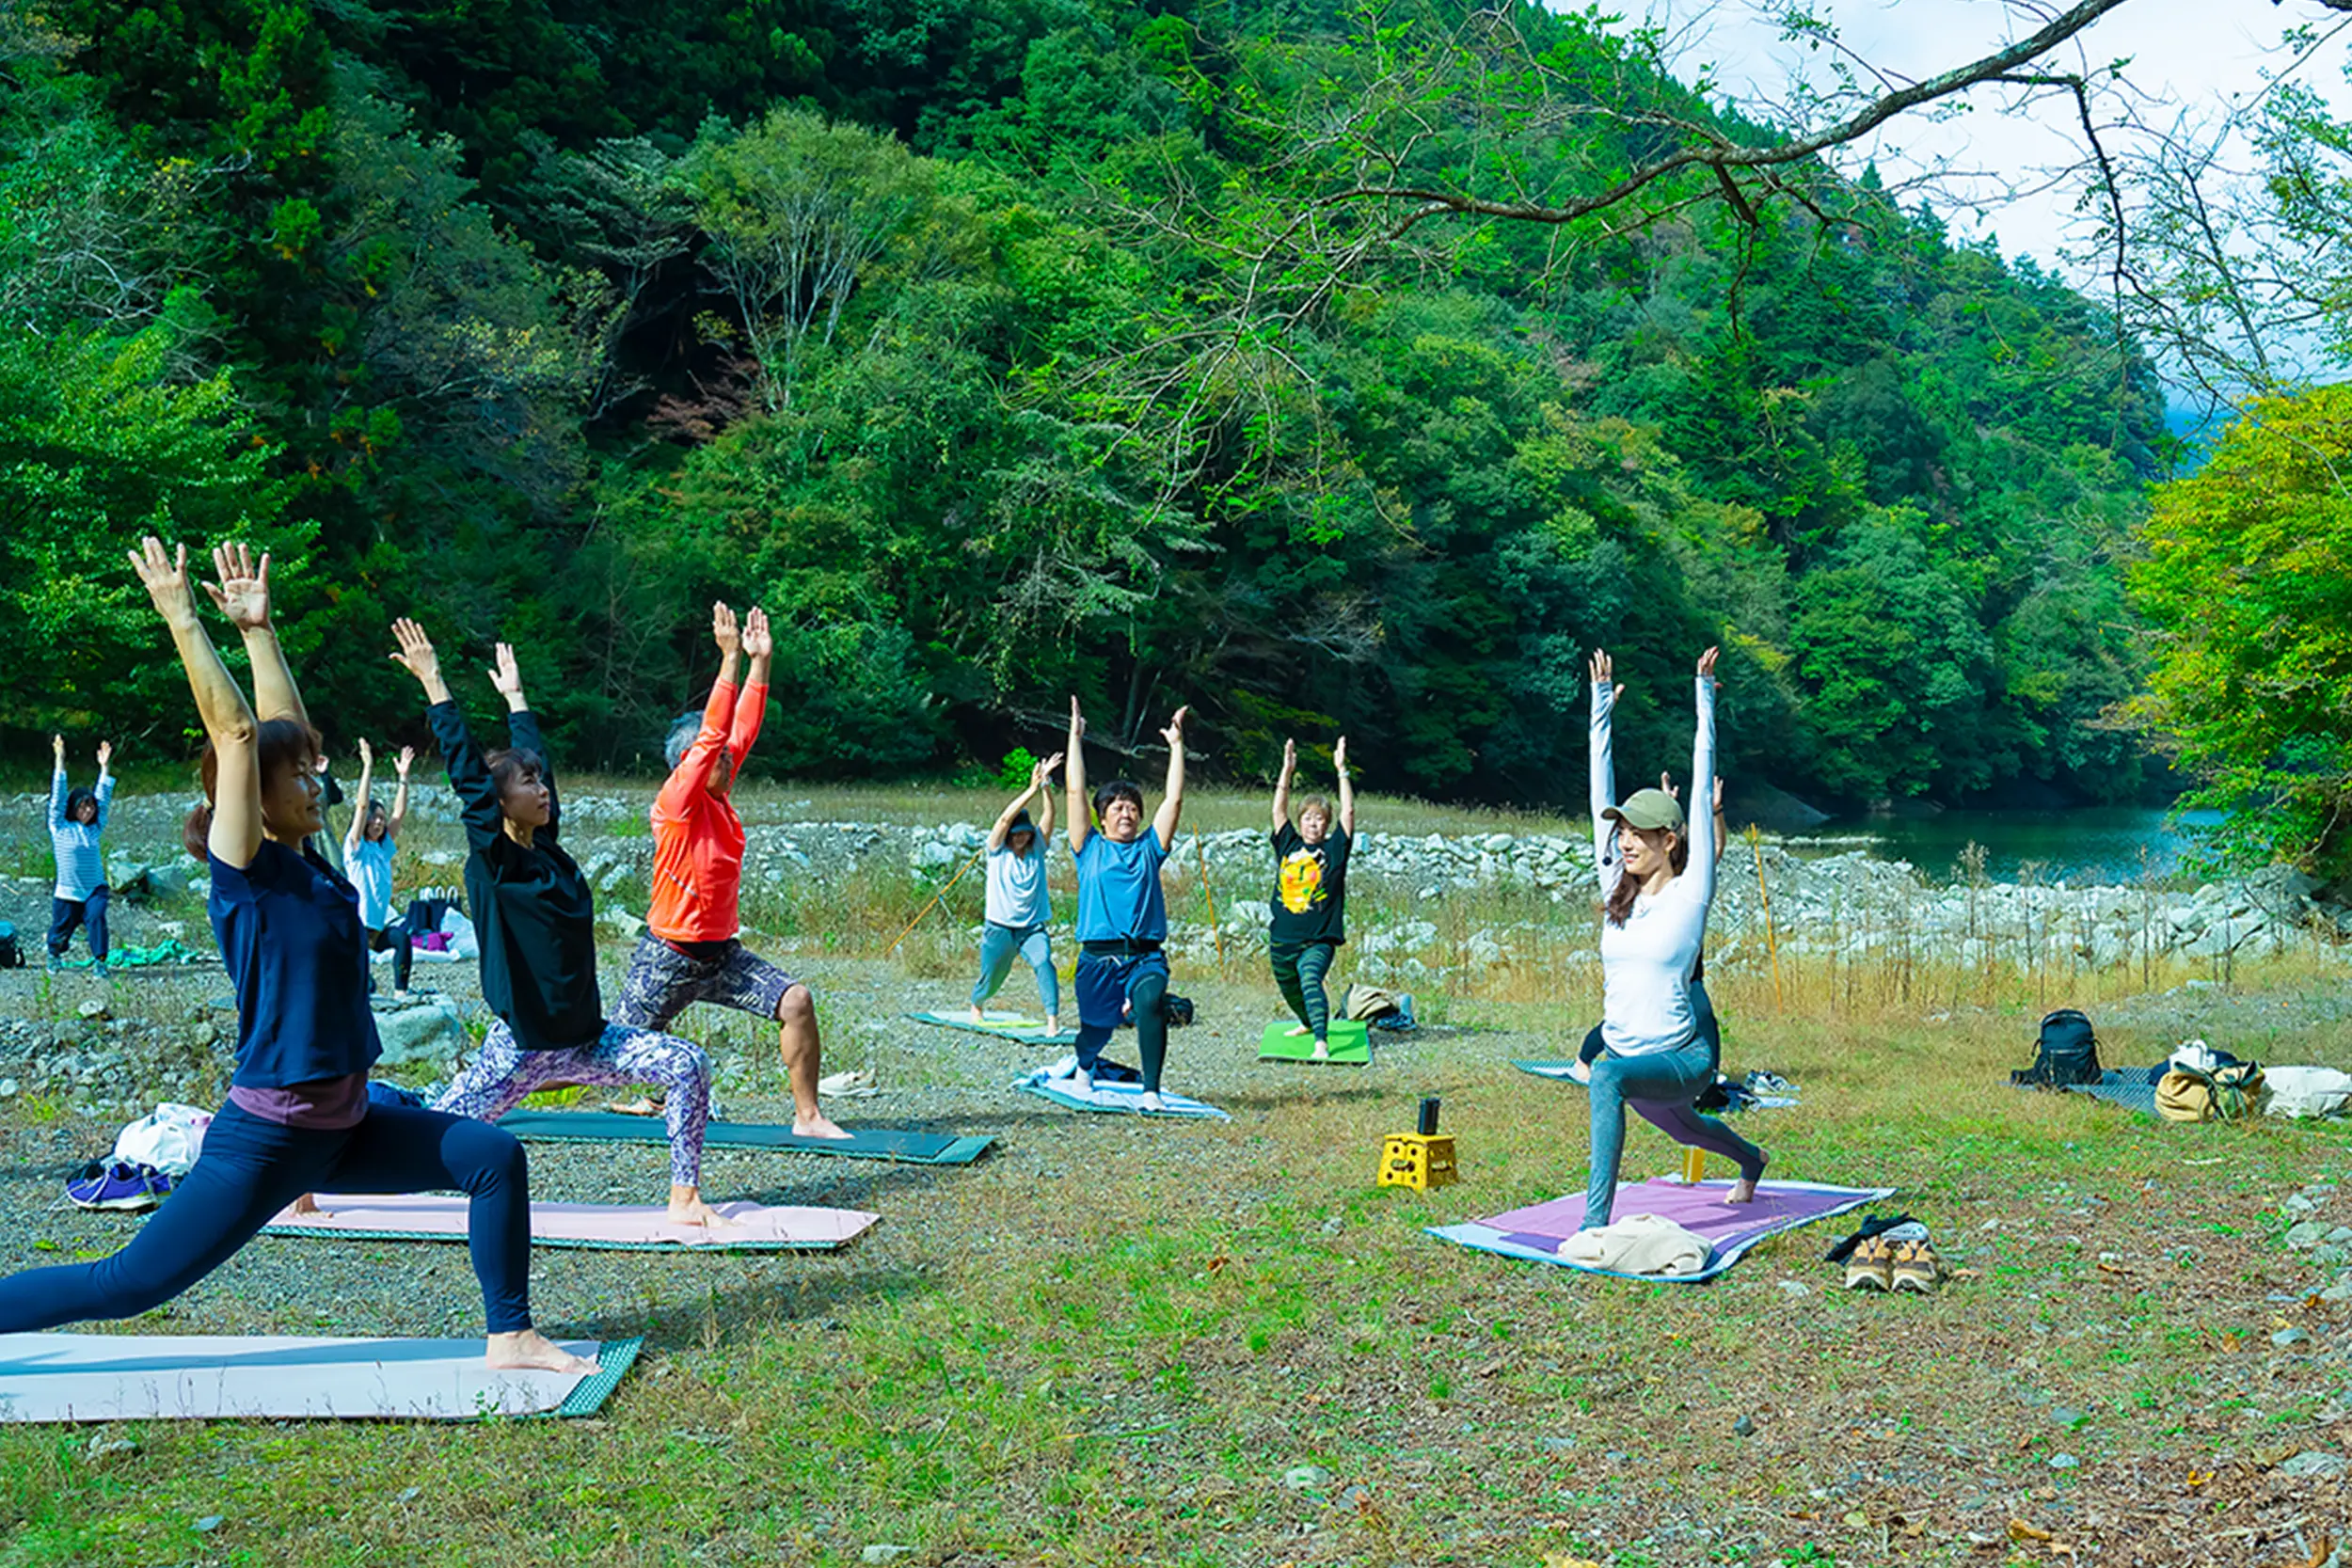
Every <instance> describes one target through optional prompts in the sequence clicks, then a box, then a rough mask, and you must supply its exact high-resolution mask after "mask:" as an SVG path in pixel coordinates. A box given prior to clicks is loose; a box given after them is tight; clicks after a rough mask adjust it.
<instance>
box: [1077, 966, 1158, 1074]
mask: <svg viewBox="0 0 2352 1568" xmlns="http://www.w3.org/2000/svg"><path fill="white" fill-rule="evenodd" d="M1076 986H1077V991H1078V1069H1079V1070H1080V1071H1082V1072H1092V1071H1093V1070H1094V1064H1095V1063H1096V1062H1098V1061H1100V1060H1102V1057H1103V1047H1104V1046H1106V1045H1108V1044H1109V1043H1110V1039H1111V1031H1112V1030H1114V1029H1116V1028H1118V1027H1119V1023H1120V1013H1121V1012H1122V1011H1124V1012H1127V1013H1130V1014H1132V1015H1133V1017H1134V1020H1135V1025H1136V1053H1137V1054H1138V1055H1140V1056H1141V1057H1142V1058H1143V1087H1144V1089H1145V1091H1146V1092H1147V1093H1151V1094H1157V1093H1159V1092H1160V1073H1161V1071H1162V1069H1165V1068H1166V1067H1167V1065H1168V1013H1167V1012H1166V1010H1165V1009H1166V1007H1167V1005H1168V958H1167V957H1166V956H1165V955H1163V954H1160V953H1134V954H1114V953H1089V952H1085V951H1083V950H1082V951H1081V952H1080V953H1079V954H1078V973H1077V975H1076Z"/></svg>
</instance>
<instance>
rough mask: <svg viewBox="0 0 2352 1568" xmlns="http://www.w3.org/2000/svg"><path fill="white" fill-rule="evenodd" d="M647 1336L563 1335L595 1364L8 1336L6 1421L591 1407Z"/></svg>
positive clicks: (141, 1337) (460, 1347)
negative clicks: (544, 1368) (535, 1366)
mask: <svg viewBox="0 0 2352 1568" xmlns="http://www.w3.org/2000/svg"><path fill="white" fill-rule="evenodd" d="M642 1343H644V1341H643V1340H640V1339H616V1340H613V1341H612V1342H611V1343H608V1344H602V1345H599V1344H598V1343H596V1341H595V1340H593V1339H589V1340H565V1341H564V1349H565V1350H568V1351H570V1352H571V1353H572V1354H575V1355H584V1356H586V1357H588V1358H589V1359H591V1360H593V1361H595V1362H596V1366H597V1370H596V1371H595V1372H594V1373H592V1374H589V1375H587V1376H580V1375H579V1374H577V1373H567V1372H534V1371H492V1370H490V1369H489V1367H488V1366H487V1365H485V1363H484V1361H483V1354H482V1350H483V1342H482V1340H481V1339H480V1338H472V1339H326V1338H278V1337H276V1336H266V1335H256V1336H251V1337H242V1336H233V1335H222V1336H214V1335H184V1334H169V1335H158V1334H5V1335H0V1421H174V1420H185V1421H213V1420H272V1421H278V1420H321V1421H354V1420H388V1421H470V1420H476V1419H479V1418H482V1417H485V1416H589V1415H594V1414H595V1413H596V1409H597V1408H598V1407H599V1406H601V1405H602V1404H603V1403H604V1402H605V1399H606V1397H607V1396H608V1395H610V1394H611V1393H612V1389H613V1386H615V1385H616V1384H618V1383H619V1382H620V1381H621V1377H622V1374H624V1373H626V1372H627V1371H628V1369H629V1365H630V1364H631V1363H632V1362H634V1361H635V1360H636V1359H637V1350H638V1347H639V1345H641V1344H642Z"/></svg>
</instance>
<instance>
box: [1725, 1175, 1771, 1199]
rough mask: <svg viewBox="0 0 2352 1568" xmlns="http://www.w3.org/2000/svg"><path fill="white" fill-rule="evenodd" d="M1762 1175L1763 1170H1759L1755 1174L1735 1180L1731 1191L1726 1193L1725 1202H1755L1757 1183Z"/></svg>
mask: <svg viewBox="0 0 2352 1568" xmlns="http://www.w3.org/2000/svg"><path fill="white" fill-rule="evenodd" d="M1762 1177H1763V1172H1761V1171H1758V1172H1757V1173H1756V1175H1755V1176H1743V1177H1741V1178H1740V1180H1737V1181H1734V1182H1733V1183H1732V1184H1731V1191H1729V1192H1727V1193H1725V1194H1724V1202H1725V1203H1754V1202H1755V1201H1756V1182H1757V1181H1758V1180H1761V1179H1762Z"/></svg>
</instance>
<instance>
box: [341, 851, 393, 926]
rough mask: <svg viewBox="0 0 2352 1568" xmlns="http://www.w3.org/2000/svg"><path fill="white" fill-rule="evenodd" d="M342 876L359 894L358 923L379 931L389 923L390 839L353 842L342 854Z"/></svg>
mask: <svg viewBox="0 0 2352 1568" xmlns="http://www.w3.org/2000/svg"><path fill="white" fill-rule="evenodd" d="M343 874H344V875H345V876H347V877H349V878H350V879H351V885H352V887H353V888H354V889H355V890H356V891H357V892H358V895H359V924H360V925H362V926H365V927H367V928H368V929H369V930H371V931H380V930H382V929H383V928H384V927H387V926H389V925H390V924H391V920H392V839H391V835H390V834H389V833H387V834H386V835H385V836H384V837H382V838H374V839H369V838H360V839H354V840H352V842H351V844H350V845H349V847H348V848H347V849H346V851H345V853H344V855H343Z"/></svg>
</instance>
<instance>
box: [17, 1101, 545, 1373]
mask: <svg viewBox="0 0 2352 1568" xmlns="http://www.w3.org/2000/svg"><path fill="white" fill-rule="evenodd" d="M450 1187H454V1188H456V1189H457V1190H458V1191H460V1192H463V1193H465V1194H466V1195H467V1196H469V1197H471V1198H472V1199H473V1202H472V1204H471V1205H470V1207H469V1212H468V1223H467V1243H468V1245H469V1249H470V1250H471V1252H472V1254H473V1272H474V1276H475V1277H476V1278H477V1279H479V1280H480V1281H481V1282H482V1300H483V1305H484V1307H485V1308H487V1310H488V1314H489V1323H490V1332H491V1333H493V1334H513V1333H517V1332H519V1331H521V1330H523V1329H526V1328H529V1327H530V1326H531V1194H530V1190H529V1189H530V1180H529V1177H528V1175H527V1173H526V1171H525V1168H524V1164H523V1148H522V1145H520V1144H518V1143H516V1141H515V1135H514V1134H513V1133H512V1132H501V1131H500V1130H499V1129H498V1128H495V1127H490V1126H487V1125H485V1124H484V1123H482V1122H478V1121H469V1120H468V1119H466V1118H465V1117H452V1116H443V1115H442V1114H440V1113H439V1112H437V1111H420V1110H412V1109H410V1108H408V1107H407V1106H405V1105H384V1104H379V1103H376V1102H373V1101H371V1102H370V1103H369V1105H368V1114H367V1116H366V1117H363V1118H362V1119H361V1120H360V1122H359V1124H358V1126H357V1127H349V1128H344V1129H342V1130H341V1131H338V1132H323V1131H320V1130H317V1129H314V1128H305V1127H281V1126H279V1125H278V1123H276V1122H274V1121H263V1120H262V1118H261V1117H256V1116H252V1115H249V1114H248V1113H246V1112H245V1111H241V1110H239V1109H238V1108H237V1107H236V1105H235V1104H234V1103H233V1102H232V1103H230V1104H226V1105H223V1106H222V1107H221V1108H220V1114H219V1115H218V1116H216V1117H214V1118H213V1124H212V1126H210V1127H209V1128H207V1129H205V1132H204V1148H203V1151H202V1153H201V1154H200V1155H199V1157H198V1159H197V1162H196V1168H195V1169H194V1170H191V1171H190V1172H188V1174H187V1175H186V1176H185V1177H183V1179H182V1180H180V1181H179V1183H178V1184H177V1185H176V1186H175V1187H174V1188H173V1189H172V1194H171V1196H170V1197H168V1198H167V1199H165V1200H164V1206H163V1207H162V1208H161V1209H158V1210H157V1211H156V1212H155V1213H154V1214H153V1216H152V1217H151V1218H150V1219H149V1220H148V1222H147V1224H146V1225H145V1226H144V1227H141V1229H140V1231H139V1233H138V1234H137V1235H136V1236H135V1237H133V1238H132V1240H131V1244H130V1245H129V1246H126V1247H124V1248H123V1249H122V1250H121V1251H120V1252H118V1253H116V1254H115V1255H114V1256H113V1257H111V1258H102V1259H98V1261H96V1262H94V1263H68V1264H65V1265H63V1266H61V1267H58V1268H54V1269H34V1270H32V1271H30V1272H28V1273H25V1274H19V1275H9V1276H8V1278H6V1279H0V1334H24V1333H28V1332H30V1331H32V1330H34V1329H41V1328H55V1327H56V1326H57V1325H58V1324H59V1323H87V1322H90V1321H92V1320H94V1319H100V1318H134V1317H136V1316H138V1314H140V1313H141V1312H148V1311H152V1310H153V1309H154V1308H156V1307H161V1306H162V1305H163V1304H164V1303H165V1302H167V1301H169V1300H170V1299H171V1298H172V1297H174V1296H176V1295H178V1294H179V1293H180V1292H181V1291H184V1290H186V1289H187V1288H188V1287H189V1286H191V1285H193V1284H195V1283H196V1282H197V1281H198V1280H199V1279H201V1278H203V1277H204V1276H205V1275H208V1274H210V1273H212V1272H213V1271H214V1270H215V1269H216V1268H218V1267H220V1266H221V1265H222V1264H223V1263H225V1262H227V1261H228V1260H229V1259H230V1258H231V1257H233V1256H234V1255H235V1254H236V1252H237V1249H238V1248H240V1247H242V1246H244V1245H245V1243H246V1242H248V1241H250V1240H252V1238H253V1234H254V1232H256V1231H258V1230H260V1229H261V1228H262V1227H263V1226H264V1225H267V1224H268V1223H269V1222H270V1221H271V1220H272V1219H274V1218H276V1217H277V1215H278V1211H279V1210H281V1209H283V1208H285V1207H286V1205H287V1204H289V1203H292V1202H293V1201H294V1199H295V1198H297V1197H299V1196H302V1195H303V1194H304V1193H418V1192H430V1191H434V1190H437V1189H442V1188H450Z"/></svg>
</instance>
